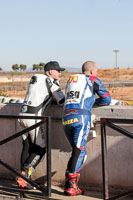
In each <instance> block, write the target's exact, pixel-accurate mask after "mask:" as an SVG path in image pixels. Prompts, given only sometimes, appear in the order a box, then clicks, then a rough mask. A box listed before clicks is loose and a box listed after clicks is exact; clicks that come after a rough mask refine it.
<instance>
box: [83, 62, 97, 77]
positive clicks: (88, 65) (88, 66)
mask: <svg viewBox="0 0 133 200" xmlns="http://www.w3.org/2000/svg"><path fill="white" fill-rule="evenodd" d="M97 71H98V67H97V64H96V63H95V62H93V61H86V62H85V63H84V64H83V65H82V73H83V74H86V75H91V76H96V75H97Z"/></svg>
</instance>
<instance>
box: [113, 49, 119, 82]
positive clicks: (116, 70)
mask: <svg viewBox="0 0 133 200" xmlns="http://www.w3.org/2000/svg"><path fill="white" fill-rule="evenodd" d="M113 52H114V53H115V77H116V81H117V80H118V66H117V53H118V52H119V50H117V49H115V50H113Z"/></svg>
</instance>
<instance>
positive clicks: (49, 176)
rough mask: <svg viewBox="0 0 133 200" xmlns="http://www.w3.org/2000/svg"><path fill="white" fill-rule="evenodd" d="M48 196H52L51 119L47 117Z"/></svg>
mask: <svg viewBox="0 0 133 200" xmlns="http://www.w3.org/2000/svg"><path fill="white" fill-rule="evenodd" d="M46 137H47V194H48V197H50V196H51V117H50V116H49V117H47V134H46Z"/></svg>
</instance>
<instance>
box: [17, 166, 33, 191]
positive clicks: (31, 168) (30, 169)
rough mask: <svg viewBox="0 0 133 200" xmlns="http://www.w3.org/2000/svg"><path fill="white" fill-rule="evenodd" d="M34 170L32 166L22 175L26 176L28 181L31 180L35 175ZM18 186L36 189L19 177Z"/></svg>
mask: <svg viewBox="0 0 133 200" xmlns="http://www.w3.org/2000/svg"><path fill="white" fill-rule="evenodd" d="M33 171H34V168H33V167H32V166H31V167H29V168H27V169H26V168H25V170H24V171H22V172H21V173H22V175H23V176H25V177H26V178H28V179H31V174H32V173H33ZM17 184H18V186H19V187H22V188H28V189H35V187H33V186H32V185H31V184H30V183H28V182H27V181H25V180H24V179H23V178H21V177H19V178H18V179H17Z"/></svg>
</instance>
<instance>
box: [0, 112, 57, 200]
mask: <svg viewBox="0 0 133 200" xmlns="http://www.w3.org/2000/svg"><path fill="white" fill-rule="evenodd" d="M0 118H8V119H13V118H15V119H18V118H19V119H36V120H41V121H39V122H38V123H36V124H34V125H32V126H30V127H28V128H26V129H24V130H22V131H20V132H18V133H15V134H14V135H12V136H10V137H8V138H5V139H3V140H2V141H0V145H4V144H5V143H7V142H10V141H11V140H14V139H15V138H17V137H19V136H21V135H23V134H24V133H26V132H28V131H30V130H33V129H35V128H37V127H38V126H40V125H41V124H44V122H45V121H46V123H47V133H46V138H47V145H46V146H47V163H46V164H47V189H45V188H44V187H43V186H39V185H37V183H35V182H33V181H31V180H30V179H28V178H26V177H25V176H23V175H22V174H21V173H19V172H18V171H16V170H15V169H14V168H13V167H11V166H10V165H9V164H7V163H5V162H4V161H3V160H1V159H0V164H1V165H3V166H4V167H6V168H7V169H8V170H10V171H12V172H13V173H15V174H16V175H17V176H20V177H21V178H23V179H24V180H26V181H27V182H28V183H30V184H31V185H32V186H34V187H36V188H37V189H38V190H40V191H41V192H42V194H43V196H45V197H50V196H51V117H50V116H48V117H42V116H13V115H0ZM52 119H56V120H60V118H54V117H53V118H52ZM9 190H10V188H9ZM18 191H19V192H20V197H21V198H23V194H24V193H25V192H26V191H24V190H22V189H20V190H18ZM34 195H38V193H36V192H34Z"/></svg>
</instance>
